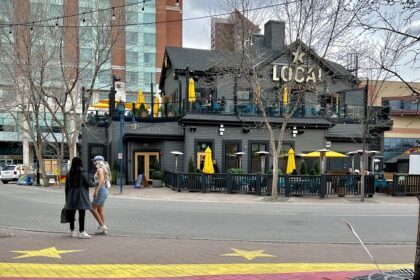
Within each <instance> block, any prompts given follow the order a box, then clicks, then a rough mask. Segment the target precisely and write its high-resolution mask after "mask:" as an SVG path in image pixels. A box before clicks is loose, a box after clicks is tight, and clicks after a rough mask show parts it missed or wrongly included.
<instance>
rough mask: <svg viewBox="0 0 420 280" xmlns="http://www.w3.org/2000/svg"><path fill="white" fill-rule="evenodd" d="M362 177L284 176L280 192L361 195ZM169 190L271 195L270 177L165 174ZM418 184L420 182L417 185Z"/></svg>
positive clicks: (368, 180) (368, 188) (368, 182)
mask: <svg viewBox="0 0 420 280" xmlns="http://www.w3.org/2000/svg"><path fill="white" fill-rule="evenodd" d="M361 178H362V176H361V175H318V176H316V175H281V176H279V178H278V182H277V192H278V194H279V195H284V196H319V197H321V198H324V197H326V196H331V195H338V196H345V195H360V194H361ZM374 179H375V177H374V175H366V176H365V192H364V193H365V195H366V196H371V195H373V194H374ZM164 181H165V184H166V186H168V187H170V188H172V189H174V190H177V191H183V190H185V191H190V192H223V193H243V194H256V195H270V194H271V190H272V175H269V174H261V173H256V174H229V173H218V174H204V173H182V172H176V173H175V172H171V171H165V180H164ZM417 182H418V181H417Z"/></svg>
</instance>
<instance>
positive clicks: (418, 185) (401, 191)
mask: <svg viewBox="0 0 420 280" xmlns="http://www.w3.org/2000/svg"><path fill="white" fill-rule="evenodd" d="M391 193H392V195H418V194H420V175H409V174H401V173H400V174H398V173H395V174H394V176H393V181H392V190H391Z"/></svg>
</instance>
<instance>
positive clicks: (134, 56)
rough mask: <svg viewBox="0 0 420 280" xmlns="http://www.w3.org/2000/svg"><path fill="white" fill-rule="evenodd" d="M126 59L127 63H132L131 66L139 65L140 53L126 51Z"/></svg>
mask: <svg viewBox="0 0 420 280" xmlns="http://www.w3.org/2000/svg"><path fill="white" fill-rule="evenodd" d="M126 61H127V65H130V66H134V65H137V64H138V61H139V55H138V53H137V52H130V51H128V52H127V53H126Z"/></svg>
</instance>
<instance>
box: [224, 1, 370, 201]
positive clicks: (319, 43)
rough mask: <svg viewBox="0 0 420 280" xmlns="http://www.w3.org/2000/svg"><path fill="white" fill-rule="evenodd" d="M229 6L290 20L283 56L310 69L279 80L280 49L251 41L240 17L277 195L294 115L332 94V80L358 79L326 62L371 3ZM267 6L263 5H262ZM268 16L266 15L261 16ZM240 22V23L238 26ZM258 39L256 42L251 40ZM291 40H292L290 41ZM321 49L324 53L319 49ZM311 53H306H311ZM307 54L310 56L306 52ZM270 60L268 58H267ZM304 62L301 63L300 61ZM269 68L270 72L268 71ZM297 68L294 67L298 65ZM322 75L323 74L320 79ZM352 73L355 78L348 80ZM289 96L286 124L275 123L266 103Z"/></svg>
mask: <svg viewBox="0 0 420 280" xmlns="http://www.w3.org/2000/svg"><path fill="white" fill-rule="evenodd" d="M223 3H224V5H225V7H226V9H229V10H231V11H233V10H237V11H239V12H242V13H243V15H244V17H243V18H251V19H252V18H259V19H260V20H259V22H262V21H263V20H261V19H262V18H263V19H264V20H265V19H266V17H267V16H268V17H270V18H272V17H275V18H277V19H279V20H281V21H284V22H285V27H286V28H285V30H286V34H285V38H286V40H285V46H283V48H284V49H283V53H281V54H280V57H283V58H284V59H286V60H287V61H288V65H286V66H288V67H289V69H290V66H292V65H293V66H294V67H296V66H300V67H302V69H304V70H303V71H304V72H305V73H306V77H305V78H304V79H303V80H302V79H298V80H297V79H294V78H291V77H288V78H287V79H285V80H284V81H283V82H281V83H277V82H275V83H273V81H272V75H270V71H269V69H268V67H267V66H268V65H269V63H271V62H272V60H273V59H278V58H279V54H277V55H278V56H277V57H276V54H275V53H273V52H270V51H266V50H264V49H263V48H259V45H258V41H256V42H250V40H249V37H248V36H247V35H248V34H250V33H252V32H249V30H245V31H244V28H243V27H244V26H245V27H246V26H247V23H246V22H245V21H243V22H242V23H236V25H235V27H236V28H235V30H236V31H235V32H236V33H235V34H237V35H239V36H238V38H239V39H240V40H241V44H242V46H243V47H242V49H241V50H242V51H241V58H240V59H239V60H240V61H239V62H238V64H239V69H240V74H241V78H242V80H243V81H245V82H246V83H247V84H248V86H249V87H250V88H251V91H252V101H253V103H255V104H256V105H257V107H258V109H259V111H260V112H261V114H262V123H263V126H264V127H265V128H266V129H267V130H268V133H269V135H270V154H271V156H272V160H273V181H272V186H273V187H272V193H271V195H272V198H273V199H276V198H277V196H278V193H277V188H276V186H277V180H278V156H279V154H281V152H282V146H283V140H284V137H285V132H286V129H287V127H288V124H289V122H290V119H291V118H292V117H293V116H294V114H295V112H297V111H298V110H299V109H300V107H301V105H302V103H303V101H304V100H305V101H308V100H306V99H308V98H309V96H312V97H313V96H314V95H316V94H328V93H329V92H330V90H329V89H328V84H329V83H330V82H331V81H332V80H335V79H336V80H342V81H344V82H345V83H350V84H351V83H354V81H351V79H353V77H350V76H351V75H349V76H348V77H343V76H340V75H337V76H334V74H329V75H326V76H324V75H322V74H319V73H322V71H321V70H320V68H322V67H328V66H327V65H330V66H331V64H329V62H328V61H327V60H326V58H328V55H330V53H334V52H336V51H337V45H338V43H339V42H340V41H341V40H342V39H343V38H348V37H350V35H349V34H350V31H351V29H352V28H353V27H354V24H355V21H356V15H357V14H358V13H361V12H363V11H365V10H366V9H368V7H369V2H368V1H347V0H341V1H329V0H319V1H315V0H313V1H280V2H279V1H247V0H236V1H235V0H232V1H223ZM261 6H264V7H265V9H264V10H261V9H259V8H258V7H261ZM261 17H262V18H261ZM238 26H239V27H238ZM251 43H252V46H251ZM287 45H288V46H287ZM317 53H319V54H320V55H317ZM305 55H306V56H305ZM304 56H305V57H304ZM267 63H268V64H267ZM298 64H299V65H298ZM267 71H268V73H267ZM292 71H293V70H292ZM319 78H321V79H319ZM347 79H350V80H347ZM279 96H281V99H283V102H281V103H282V104H283V112H282V119H281V120H282V121H281V125H277V126H276V125H275V124H274V123H273V120H272V119H271V118H270V116H269V115H268V114H267V113H266V111H265V107H266V106H267V104H269V102H272V101H273V100H276V98H277V101H278V99H279Z"/></svg>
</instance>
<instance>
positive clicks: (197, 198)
mask: <svg viewBox="0 0 420 280" xmlns="http://www.w3.org/2000/svg"><path fill="white" fill-rule="evenodd" d="M32 187H35V186H32ZM37 188H39V187H37ZM43 189H46V190H62V191H64V187H63V186H62V187H61V188H60V187H59V186H50V187H48V188H43ZM91 191H92V190H91ZM109 195H110V196H111V197H120V198H127V199H144V200H163V201H192V202H224V203H273V201H272V200H271V197H270V196H257V195H254V194H226V193H217V192H209V193H201V192H188V191H182V192H177V191H174V190H172V189H170V188H167V187H162V188H153V187H148V188H141V189H135V188H134V187H133V186H132V185H125V186H123V192H122V194H121V193H120V187H119V186H116V185H113V186H112V187H111V188H110V189H109ZM360 199H361V197H360V196H354V195H347V196H345V197H338V196H330V197H327V198H324V199H321V198H319V197H317V196H316V197H310V196H305V197H302V196H292V197H284V195H279V198H278V200H277V201H275V202H274V203H305V204H331V203H351V204H357V203H364V204H367V203H379V204H418V200H417V197H415V196H391V195H386V194H383V193H376V194H375V195H374V196H373V197H372V198H365V199H364V202H361V201H360Z"/></svg>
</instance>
